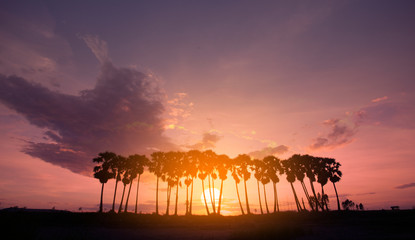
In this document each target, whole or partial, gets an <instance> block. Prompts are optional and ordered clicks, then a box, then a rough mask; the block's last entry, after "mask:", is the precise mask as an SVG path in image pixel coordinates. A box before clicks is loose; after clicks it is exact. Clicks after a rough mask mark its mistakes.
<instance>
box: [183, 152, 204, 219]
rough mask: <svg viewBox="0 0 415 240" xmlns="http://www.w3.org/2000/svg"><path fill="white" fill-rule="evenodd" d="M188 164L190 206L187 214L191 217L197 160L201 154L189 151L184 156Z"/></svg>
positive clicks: (197, 167) (197, 166)
mask: <svg viewBox="0 0 415 240" xmlns="http://www.w3.org/2000/svg"><path fill="white" fill-rule="evenodd" d="M186 156H187V159H188V161H189V164H188V166H187V169H188V173H189V175H190V179H191V184H192V187H191V190H190V204H189V210H188V213H189V214H190V215H192V206H193V186H194V179H195V178H197V173H198V171H199V170H198V169H199V159H200V158H201V152H200V151H198V150H190V151H188V152H187V154H186Z"/></svg>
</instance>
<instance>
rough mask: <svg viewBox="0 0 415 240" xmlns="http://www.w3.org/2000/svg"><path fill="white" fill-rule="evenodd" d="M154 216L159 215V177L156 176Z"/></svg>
mask: <svg viewBox="0 0 415 240" xmlns="http://www.w3.org/2000/svg"><path fill="white" fill-rule="evenodd" d="M156 215H159V177H158V176H157V187H156Z"/></svg>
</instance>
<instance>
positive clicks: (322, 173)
mask: <svg viewBox="0 0 415 240" xmlns="http://www.w3.org/2000/svg"><path fill="white" fill-rule="evenodd" d="M332 161H334V159H331V158H319V162H318V164H319V168H318V173H317V182H318V183H320V185H321V199H322V205H323V207H324V206H325V207H326V211H328V210H329V208H328V206H327V202H328V197H327V195H326V194H325V193H324V185H326V184H327V182H328V180H329V177H330V173H329V170H328V168H329V165H330V163H331V162H332Z"/></svg>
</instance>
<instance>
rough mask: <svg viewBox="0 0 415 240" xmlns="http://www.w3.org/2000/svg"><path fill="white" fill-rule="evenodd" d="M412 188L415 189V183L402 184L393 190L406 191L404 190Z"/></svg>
mask: <svg viewBox="0 0 415 240" xmlns="http://www.w3.org/2000/svg"><path fill="white" fill-rule="evenodd" d="M412 187H415V182H413V183H407V184H402V185H399V186H396V187H395V188H396V189H406V188H412Z"/></svg>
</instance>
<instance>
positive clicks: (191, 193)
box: [189, 178, 193, 215]
mask: <svg viewBox="0 0 415 240" xmlns="http://www.w3.org/2000/svg"><path fill="white" fill-rule="evenodd" d="M192 206H193V178H192V188H191V190H190V209H189V214H190V215H192Z"/></svg>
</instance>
